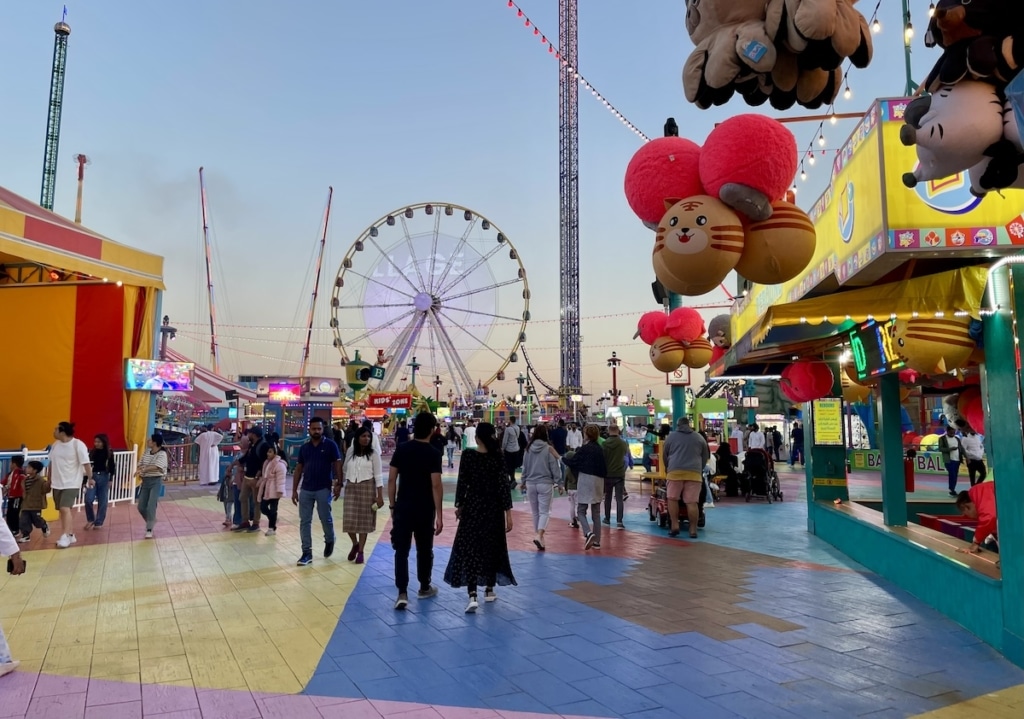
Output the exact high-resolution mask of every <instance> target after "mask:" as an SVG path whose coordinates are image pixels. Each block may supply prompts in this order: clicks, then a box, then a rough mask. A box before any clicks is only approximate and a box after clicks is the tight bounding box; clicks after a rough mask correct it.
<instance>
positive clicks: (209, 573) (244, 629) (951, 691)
mask: <svg viewBox="0 0 1024 719" xmlns="http://www.w3.org/2000/svg"><path fill="white" fill-rule="evenodd" d="M447 479H454V477H450V478H447ZM801 482H802V480H801V479H799V478H797V477H796V476H795V475H794V476H792V477H786V476H784V487H785V489H786V498H787V501H786V502H784V503H782V504H774V505H771V506H768V505H765V504H764V503H761V502H759V503H751V504H745V503H743V502H742V501H739V502H736V501H735V500H727V501H723V502H720V503H719V505H718V506H717V507H716V508H715V509H712V510H709V511H708V526H707V529H706V530H705V531H704V532H703V534H702V535H701V539H700V540H699V541H697V542H692V543H691V542H689V541H681V540H671V539H668V538H667V537H665V536H664V531H663V530H660V529H658V528H657V527H656V526H655V524H653V523H651V522H649V521H648V519H647V514H646V509H645V506H646V505H645V499H646V498H643V499H642V498H641V497H640V494H639V490H638V488H637V487H636V486H634V487H633V488H632V489H631V492H632V496H631V497H630V500H629V501H628V502H627V509H628V514H627V517H626V529H625V530H614V529H612V530H610V532H608V534H610V536H607V537H606V538H604V539H603V541H602V545H603V548H602V549H601V550H600V551H599V552H588V553H584V552H583V551H582V547H581V541H580V538H579V536H578V534H577V532H575V531H573V530H571V529H569V528H568V527H567V526H566V519H565V518H566V517H567V513H568V507H567V501H566V500H564V499H562V500H559V501H556V508H555V509H556V512H557V515H558V516H557V520H556V521H553V523H552V528H551V532H550V534H549V541H548V550H547V552H546V553H544V554H540V553H538V552H536V551H535V550H534V549H533V547H532V544H531V541H530V540H531V538H532V534H531V532H530V528H529V527H528V525H529V523H530V517H529V513H528V511H527V510H526V506H525V504H524V503H522V502H521V501H517V503H516V510H517V513H516V522H517V526H516V529H515V530H514V531H513V533H512V535H511V539H510V546H511V547H512V550H513V551H512V563H513V567H514V570H515V573H516V577H517V579H518V581H519V586H518V587H509V588H502V589H501V590H500V592H499V594H500V596H499V600H498V601H497V602H496V603H494V604H485V605H483V606H482V607H481V611H480V613H478V614H476V615H469V616H467V615H465V614H464V613H463V609H464V607H465V597H464V595H463V594H462V593H461V592H459V591H455V590H451V589H449V588H446V587H442V592H441V595H440V596H439V597H437V598H435V599H431V600H427V601H417V600H416V599H415V598H414V599H413V600H412V603H411V605H410V607H409V610H408V611H407V612H404V613H396V612H395V611H394V610H393V609H392V602H393V600H394V588H393V583H392V578H391V568H392V553H391V551H390V547H389V546H388V544H387V542H386V541H385V542H382V543H380V544H379V545H377V546H376V547H374V549H373V551H372V554H370V556H369V557H368V559H367V564H366V565H365V566H363V567H359V566H356V565H354V564H349V563H348V562H346V561H345V554H346V549H347V547H346V545H345V543H344V540H342V542H340V543H339V551H338V553H337V554H336V555H335V556H334V557H332V558H331V559H330V560H324V559H323V558H322V557H320V555H319V552H317V558H316V561H315V563H314V564H313V566H312V567H307V568H300V567H296V566H295V564H294V563H295V559H296V558H297V556H298V551H297V550H298V544H297V527H296V521H297V518H296V514H295V511H294V510H293V509H292V508H291V505H290V504H288V505H287V507H286V508H285V509H284V511H283V512H282V522H281V529H280V530H279V533H278V535H277V536H276V537H264V536H262V534H261V535H259V536H254V535H244V536H240V535H238V534H230V533H226V532H223V531H222V530H221V527H220V521H221V519H222V516H223V515H222V513H221V511H220V508H219V507H218V505H217V503H216V502H215V501H214V498H213V496H212V494H211V493H209V492H207V491H205V490H198V489H187V490H181V489H170V490H169V491H168V496H167V498H166V500H165V501H163V502H162V503H161V505H160V517H161V522H160V524H158V526H157V529H156V537H157V538H156V540H153V541H146V540H142V539H140V537H141V536H142V526H141V520H140V518H139V517H138V515H137V514H135V512H134V511H133V509H132V508H131V507H118V508H117V509H115V510H114V511H113V512H112V513H111V516H110V517H109V519H108V522H107V527H106V528H105V529H104V530H103V531H100V532H84V531H82V532H79V535H78V536H79V543H78V544H77V545H75V546H74V547H72V548H70V549H67V550H55V549H52V548H51V547H52V544H47V545H46V546H43V545H42V540H41V539H37V540H35V542H34V543H33V544H30V545H28V551H26V557H27V559H28V573H27V574H26V575H24V576H21V577H6V576H5V577H3V578H0V622H2V623H3V626H4V628H5V630H6V631H7V634H8V638H9V639H10V642H11V645H12V648H13V650H14V652H15V654H16V655H17V657H18V658H19V659H21V661H22V669H21V670H20V671H19V672H17V673H15V674H13V675H9V676H7V677H3V678H0V717H5V718H6V717H22V716H27V717H31V718H32V719H46V718H48V717H59V719H78V718H80V717H90V718H91V717H97V718H101V717H102V718H103V719H108V718H109V719H129V718H135V717H163V718H164V719H178V718H179V717H180V718H185V717H205V718H206V719H258V718H261V717H266V718H268V719H269V718H270V717H287V719H305V718H306V717H310V718H311V719H317V718H319V717H324V718H325V719H328V718H332V717H344V718H345V719H349V718H351V719H380V718H381V717H400V718H401V719H427V718H429V719H441V718H442V717H443V718H445V719H498V718H499V717H501V718H503V719H536V718H538V717H552V716H558V715H561V716H571V717H629V718H630V719H660V718H662V717H665V718H668V717H694V718H699V719H717V718H719V717H728V718H730V719H732V718H735V717H746V718H749V719H762V718H768V717H808V718H809V717H859V716H865V717H876V718H882V717H886V718H888V717H911V716H927V717H932V718H934V719H965V718H967V717H994V718H997V719H999V718H1002V717H1006V718H1007V719H1009V718H1010V717H1014V718H1015V719H1019V718H1020V717H1021V716H1024V672H1022V671H1021V670H1019V669H1017V668H1015V667H1013V666H1012V665H1010V664H1009V663H1008V662H1006V661H1005V660H1003V659H1002V658H1001V657H1000V656H999V655H998V654H997V653H996V652H995V651H993V650H992V649H990V648H989V647H987V646H986V645H984V644H982V643H981V642H979V640H978V639H977V638H975V637H974V636H972V635H971V634H969V633H967V632H966V631H964V630H963V629H961V628H960V627H958V626H957V625H955V624H953V623H952V622H950V621H948V620H946V619H944V618H943V617H941V616H940V615H938V614H937V613H936V612H934V611H932V610H930V609H929V608H927V607H926V606H924V605H923V604H922V603H920V602H918V601H917V600H915V599H914V598H913V597H911V596H909V595H908V594H906V593H905V592H903V591H901V590H899V589H897V588H895V587H893V586H890V585H889V584H887V583H886V582H884V581H882V580H880V579H879V578H878V577H876V576H874V575H871V574H869V573H865V572H863V571H862V570H861V568H860V567H858V566H856V565H854V564H853V563H851V562H850V561H849V560H846V559H844V557H843V556H842V555H840V554H838V553H837V552H835V551H834V550H833V549H831V548H830V547H829V546H827V545H825V544H823V543H822V542H820V541H818V540H817V539H815V538H814V537H812V536H810V535H808V534H807V533H806V531H805V526H806V518H805V508H804V505H803V504H802V502H799V501H795V502H794V501H789V500H791V499H795V498H796V497H797V496H798V495H799V494H800V486H801ZM449 489H451V487H449ZM335 515H336V517H338V520H339V523H340V517H341V511H340V507H337V508H336V510H335ZM82 521H84V520H82ZM605 530H606V531H608V529H607V527H606V528H605ZM318 532H319V530H318V529H315V534H314V536H317V533H318ZM454 532H455V522H454V519H453V518H452V517H449V521H448V523H447V525H446V529H445V533H444V535H443V536H442V537H441V541H440V542H439V546H438V547H437V549H436V557H435V572H434V575H435V577H436V578H438V579H439V578H440V576H441V574H442V573H443V569H444V566H445V563H446V562H447V559H448V555H449V549H448V547H449V546H450V544H451V540H452V539H453V537H454ZM318 541H319V540H318ZM319 546H320V545H319V544H318V547H319Z"/></svg>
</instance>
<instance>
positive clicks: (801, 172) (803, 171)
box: [800, 165, 807, 182]
mask: <svg viewBox="0 0 1024 719" xmlns="http://www.w3.org/2000/svg"><path fill="white" fill-rule="evenodd" d="M800 179H801V180H803V181H804V182H807V172H806V171H805V170H804V168H803V166H802V165H801V166H800Z"/></svg>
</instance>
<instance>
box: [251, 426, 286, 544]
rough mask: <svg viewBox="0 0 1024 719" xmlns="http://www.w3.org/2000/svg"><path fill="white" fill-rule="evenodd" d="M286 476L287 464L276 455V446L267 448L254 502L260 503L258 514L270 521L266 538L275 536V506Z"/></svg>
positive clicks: (281, 493) (280, 495)
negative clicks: (260, 513)
mask: <svg viewBox="0 0 1024 719" xmlns="http://www.w3.org/2000/svg"><path fill="white" fill-rule="evenodd" d="M287 475H288V463H287V462H285V461H284V458H283V457H282V456H281V455H279V454H278V453H277V446H276V445H274V444H271V445H270V446H269V447H267V461H265V462H264V463H263V473H262V474H261V476H260V481H259V484H258V485H256V487H257V488H256V501H257V502H259V503H260V512H262V513H263V514H264V515H265V516H266V518H267V519H268V520H269V521H270V528H269V529H268V530H267V536H268V537H273V536H274V535H275V534H277V505H278V502H280V501H281V497H283V496H284V483H285V478H286V477H287Z"/></svg>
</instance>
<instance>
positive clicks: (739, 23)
mask: <svg viewBox="0 0 1024 719" xmlns="http://www.w3.org/2000/svg"><path fill="white" fill-rule="evenodd" d="M855 2H856V0H767V2H766V1H765V0H687V3H686V30H687V32H688V33H689V35H690V39H691V40H692V41H693V43H694V45H695V46H696V47H695V48H694V50H693V52H692V53H691V54H690V57H689V58H688V59H687V61H686V65H685V67H684V68H683V86H684V89H685V91H686V99H687V100H689V101H690V102H692V103H694V104H696V105H697V106H698V107H700V108H705V109H706V108H708V107H711V106H712V105H722V104H724V103H726V102H728V101H729V100H730V99H731V98H732V96H733V94H734V93H736V92H738V93H739V94H740V95H741V96H742V97H743V98H744V99H745V101H746V102H747V103H748V104H750V105H760V104H762V103H764V102H765V100H768V99H770V100H771V103H772V106H773V107H775V108H777V109H788V108H789V107H791V106H792V105H793V103H794V102H797V103H799V104H801V105H803V106H804V107H808V108H812V109H814V108H818V107H821V106H822V105H825V104H828V103H829V102H831V101H832V100H834V99H835V98H836V95H837V94H838V93H839V89H840V83H841V81H842V71H841V70H840V69H839V68H840V65H841V64H842V62H843V60H845V59H846V58H847V57H849V58H850V59H851V61H852V62H853V64H854V65H856V66H857V67H867V65H868V63H869V62H870V61H871V54H872V47H871V34H870V32H869V31H868V26H867V21H866V20H865V19H864V17H863V16H862V15H861V14H860V13H858V12H857V11H856V10H854V8H853V5H854V3H855Z"/></svg>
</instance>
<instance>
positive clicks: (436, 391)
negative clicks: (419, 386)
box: [434, 375, 444, 404]
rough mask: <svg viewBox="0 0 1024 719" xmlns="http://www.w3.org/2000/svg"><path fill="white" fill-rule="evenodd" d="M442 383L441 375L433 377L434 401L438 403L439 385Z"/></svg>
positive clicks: (439, 397)
mask: <svg viewBox="0 0 1024 719" xmlns="http://www.w3.org/2000/svg"><path fill="white" fill-rule="evenodd" d="M443 384H444V382H442V381H441V375H438V376H437V377H435V378H434V401H435V402H437V403H438V404H440V403H441V385H443Z"/></svg>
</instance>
